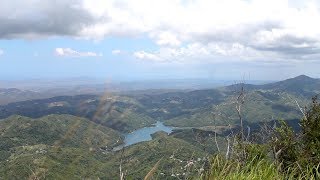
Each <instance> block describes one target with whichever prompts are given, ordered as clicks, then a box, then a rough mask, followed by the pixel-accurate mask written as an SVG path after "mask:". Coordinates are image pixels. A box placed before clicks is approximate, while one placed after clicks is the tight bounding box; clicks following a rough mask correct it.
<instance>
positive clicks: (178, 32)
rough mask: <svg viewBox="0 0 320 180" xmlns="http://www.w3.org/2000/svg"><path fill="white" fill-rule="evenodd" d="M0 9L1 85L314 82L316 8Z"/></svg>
mask: <svg viewBox="0 0 320 180" xmlns="http://www.w3.org/2000/svg"><path fill="white" fill-rule="evenodd" d="M1 4H2V5H1V6H0V70H1V71H0V77H1V79H30V78H64V77H66V78H67V77H99V78H108V79H114V80H144V79H149V80H150V79H182V78H211V79H215V80H218V79H222V80H231V79H240V78H241V77H243V76H246V77H247V78H250V79H252V80H254V79H257V80H277V79H285V78H288V77H293V76H296V75H300V74H306V75H310V76H313V77H320V74H319V72H318V69H319V67H320V66H319V65H320V64H319V57H320V25H319V23H317V22H318V20H319V19H320V5H319V2H317V1H316V0H307V1H303V2H302V1H297V0H268V1H266V0H249V1H248V0H225V1H218V0H194V1H186V0H162V1H159V0H158V1H156V0H154V1H153V0H137V1H135V2H133V1H126V0H109V1H101V0H100V1H98V0H70V1H64V0H56V1H50V0H32V1H30V2H29V1H28V2H26V1H21V0H1ZM19 7H24V8H23V9H21V8H19Z"/></svg>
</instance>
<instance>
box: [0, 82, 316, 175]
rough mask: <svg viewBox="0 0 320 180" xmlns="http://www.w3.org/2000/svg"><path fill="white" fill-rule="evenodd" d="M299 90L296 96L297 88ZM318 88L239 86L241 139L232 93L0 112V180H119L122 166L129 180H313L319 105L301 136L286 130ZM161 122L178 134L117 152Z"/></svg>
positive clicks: (57, 100)
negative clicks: (127, 139) (127, 137)
mask: <svg viewBox="0 0 320 180" xmlns="http://www.w3.org/2000/svg"><path fill="white" fill-rule="evenodd" d="M302 82H305V84H304V85H303V84H302V86H301V87H299V88H295V87H294V85H293V84H294V83H298V84H301V83H302ZM312 83H314V84H312ZM318 84H319V85H320V83H318V80H317V79H310V78H308V77H305V76H301V77H297V78H295V79H290V80H286V81H282V82H277V83H271V84H267V85H243V86H245V87H247V91H246V92H245V96H246V100H245V101H244V102H243V103H242V104H241V105H242V110H241V117H242V118H243V120H244V127H245V128H244V129H245V131H243V132H241V130H242V129H243V128H241V127H240V128H239V123H240V122H239V114H237V111H236V105H237V104H236V103H237V101H236V98H237V92H236V91H234V90H232V88H234V86H230V87H224V88H219V89H214V90H197V91H190V92H165V93H151V94H147V93H138V94H131V95H118V96H115V95H110V94H106V95H105V96H102V97H100V96H95V95H79V96H61V97H54V98H50V99H42V100H32V101H25V102H17V103H12V104H8V105H5V106H0V117H1V118H5V119H2V120H0V179H2V178H3V179H119V167H120V166H121V169H122V173H124V176H125V177H126V179H141V178H142V177H144V176H146V175H147V174H149V176H153V178H154V179H198V178H202V179H317V178H319V177H320V176H319V171H318V165H319V164H318V163H319V162H320V150H319V149H320V119H319V117H320V115H319V114H320V104H319V103H318V101H317V99H316V98H314V99H313V103H312V104H311V106H310V107H309V108H308V109H307V110H306V111H305V114H304V117H303V118H302V120H301V121H300V124H301V132H295V131H294V130H293V128H292V127H291V126H289V125H288V124H287V123H286V122H289V123H290V122H291V121H292V120H293V119H298V118H299V119H300V117H301V112H300V109H299V108H298V107H297V103H299V104H300V105H301V106H302V107H303V106H304V105H305V104H307V99H308V97H309V96H310V95H313V94H315V93H317V92H318V89H319V88H318V87H320V86H318ZM317 88H318V89H317ZM14 114H19V115H14ZM57 114H60V115H57ZM20 115H24V116H20ZM25 116H27V117H25ZM274 119H284V120H286V121H280V122H279V123H278V125H277V127H276V128H273V127H271V126H270V124H266V127H267V129H266V130H267V131H266V132H264V130H265V129H263V128H262V127H259V125H260V124H259V123H261V122H269V121H271V120H274ZM156 120H161V121H163V122H164V123H165V124H166V125H172V126H178V127H181V128H178V129H175V130H174V132H173V133H171V134H170V135H167V134H166V133H164V132H157V133H155V134H153V135H152V138H153V139H152V140H151V141H148V142H140V143H137V144H134V145H131V146H128V147H125V148H123V149H121V150H118V151H113V150H112V149H113V147H115V146H117V145H119V144H120V143H122V142H123V136H122V133H124V132H130V131H133V130H134V129H138V128H141V127H145V126H150V125H151V124H153V123H155V122H156ZM246 126H250V128H252V129H250V128H246ZM295 126H297V124H295ZM212 156H213V158H210V157H212ZM210 159H211V160H210Z"/></svg>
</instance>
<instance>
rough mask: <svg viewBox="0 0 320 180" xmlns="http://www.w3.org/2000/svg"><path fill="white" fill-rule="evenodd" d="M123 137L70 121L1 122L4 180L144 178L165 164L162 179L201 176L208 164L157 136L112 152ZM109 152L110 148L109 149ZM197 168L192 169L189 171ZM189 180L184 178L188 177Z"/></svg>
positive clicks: (177, 142) (197, 151)
mask: <svg viewBox="0 0 320 180" xmlns="http://www.w3.org/2000/svg"><path fill="white" fill-rule="evenodd" d="M119 141H121V136H120V134H119V133H118V132H116V131H114V130H112V129H110V128H107V127H104V126H100V125H98V124H95V123H93V122H90V121H89V120H87V119H84V118H79V117H75V116H70V115H49V116H45V117H42V118H39V119H31V118H27V117H22V116H11V117H9V118H7V119H4V120H2V121H1V122H0V143H1V144H0V147H1V151H0V157H1V159H0V177H1V178H4V179H44V178H45V179H83V178H85V179H87V178H88V179H98V178H99V179H118V176H119V165H120V162H122V168H123V170H124V171H127V172H128V173H127V177H128V178H133V179H136V178H141V177H144V176H145V175H146V174H147V173H148V172H149V171H150V169H151V168H152V167H153V166H154V165H155V164H156V162H157V161H159V160H160V159H161V161H160V165H159V167H158V168H157V171H156V174H157V176H158V177H160V176H161V177H163V178H169V177H171V175H172V174H174V175H175V176H183V173H188V176H190V177H191V176H196V175H197V170H198V169H200V168H201V166H202V164H203V163H204V161H205V160H206V159H204V157H206V153H205V151H203V150H202V149H201V148H198V147H197V146H195V145H192V144H190V143H188V142H187V141H184V140H182V139H179V138H176V137H173V136H168V135H167V134H166V133H161V132H158V133H156V134H154V135H153V140H152V141H148V142H142V143H138V144H135V145H132V146H129V147H126V148H125V149H123V150H120V151H116V152H113V151H110V150H109V148H108V147H110V148H111V147H112V146H115V145H116V144H117V143H119ZM106 147H107V148H106ZM190 162H192V169H191V167H190V168H189V167H188V166H187V165H188V164H190ZM184 176H185V175H184Z"/></svg>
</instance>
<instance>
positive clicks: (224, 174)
mask: <svg viewBox="0 0 320 180" xmlns="http://www.w3.org/2000/svg"><path fill="white" fill-rule="evenodd" d="M300 123H301V132H299V133H298V134H296V133H294V131H293V130H292V128H290V127H289V126H288V125H287V124H286V123H285V122H284V121H280V126H279V127H277V128H276V129H274V130H272V131H273V133H272V134H271V135H270V136H269V138H270V142H269V143H265V144H257V143H255V142H250V141H248V140H247V139H242V138H241V134H240V135H236V136H235V137H234V138H235V141H236V142H237V143H236V145H235V146H233V152H232V155H231V156H230V157H229V158H224V157H222V156H221V155H216V156H215V157H214V158H213V160H212V162H211V167H210V170H208V171H207V172H206V173H205V174H204V175H203V176H202V177H203V178H204V179H319V177H320V171H319V166H320V153H319V152H320V151H319V149H320V136H319V132H320V104H319V103H318V101H317V98H316V97H315V98H313V102H312V104H311V106H310V107H309V108H308V109H307V110H306V112H305V113H304V117H303V118H302V119H301V121H300ZM270 155H272V156H270Z"/></svg>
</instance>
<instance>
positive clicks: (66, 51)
mask: <svg viewBox="0 0 320 180" xmlns="http://www.w3.org/2000/svg"><path fill="white" fill-rule="evenodd" d="M55 55H57V56H62V57H99V56H102V54H101V53H100V54H97V53H94V52H79V51H76V50H73V49H71V48H56V49H55Z"/></svg>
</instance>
